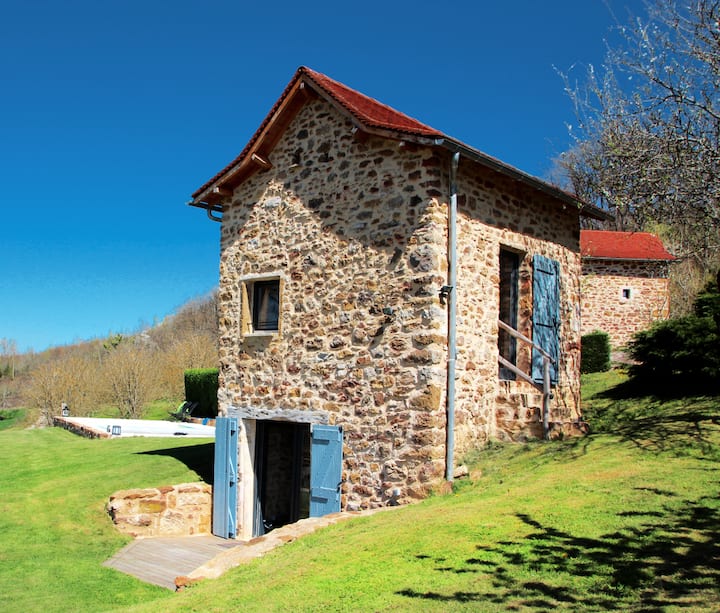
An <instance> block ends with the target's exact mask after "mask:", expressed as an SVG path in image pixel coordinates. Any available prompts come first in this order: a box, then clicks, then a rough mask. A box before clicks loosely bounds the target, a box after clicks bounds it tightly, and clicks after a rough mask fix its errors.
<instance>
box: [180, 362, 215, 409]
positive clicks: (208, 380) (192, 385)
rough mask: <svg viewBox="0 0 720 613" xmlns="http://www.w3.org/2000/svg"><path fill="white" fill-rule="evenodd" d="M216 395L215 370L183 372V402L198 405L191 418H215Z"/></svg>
mask: <svg viewBox="0 0 720 613" xmlns="http://www.w3.org/2000/svg"><path fill="white" fill-rule="evenodd" d="M217 395H218V369H217V368H191V369H188V370H186V371H185V400H188V401H190V402H197V403H198V406H197V408H196V409H195V410H194V411H193V417H216V416H217V413H218V401H217Z"/></svg>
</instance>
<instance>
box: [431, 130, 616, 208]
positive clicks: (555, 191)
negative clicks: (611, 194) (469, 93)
mask: <svg viewBox="0 0 720 613" xmlns="http://www.w3.org/2000/svg"><path fill="white" fill-rule="evenodd" d="M435 144H436V145H438V146H441V147H445V148H446V149H448V150H450V151H452V152H453V153H455V152H459V153H460V154H461V155H464V156H465V157H468V158H470V159H472V160H474V161H476V162H478V163H479V164H482V165H483V166H487V167H488V168H491V169H492V170H495V171H496V172H499V173H501V174H503V175H505V176H507V177H509V178H511V179H514V180H516V181H520V182H521V183H524V184H526V185H528V186H530V187H532V188H534V189H537V190H539V191H541V192H543V193H545V194H547V195H549V196H552V197H553V198H557V199H559V200H561V201H562V202H564V203H565V204H569V205H570V206H573V207H575V208H577V209H579V211H580V213H581V214H582V215H584V216H586V217H592V218H593V219H597V220H600V221H611V220H613V219H614V218H615V217H614V216H613V215H612V213H610V212H608V211H605V210H603V209H601V208H600V207H597V206H595V205H592V204H588V203H586V202H583V201H582V200H580V199H579V198H577V197H576V196H573V195H572V194H570V193H568V192H566V191H563V190H562V189H560V188H557V187H555V186H554V185H551V184H550V183H546V182H545V181H543V180H542V179H538V178H537V177H534V176H532V175H529V174H527V173H525V172H523V171H522V170H518V169H517V168H515V167H514V166H510V165H509V164H505V163H504V162H501V161H500V160H498V159H497V158H494V157H492V156H490V155H488V154H486V153H483V152H482V151H478V150H477V149H473V148H472V147H469V146H468V145H466V144H465V143H462V142H460V141H458V140H454V139H451V138H447V137H446V138H442V139H437V140H436V141H435Z"/></svg>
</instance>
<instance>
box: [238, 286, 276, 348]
mask: <svg viewBox="0 0 720 613" xmlns="http://www.w3.org/2000/svg"><path fill="white" fill-rule="evenodd" d="M281 285H282V284H281V279H279V278H259V279H252V280H247V281H243V283H242V317H241V326H242V333H243V335H249V334H261V335H262V334H268V333H270V334H273V333H278V332H280V299H281Z"/></svg>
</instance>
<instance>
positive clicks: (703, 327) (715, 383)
mask: <svg viewBox="0 0 720 613" xmlns="http://www.w3.org/2000/svg"><path fill="white" fill-rule="evenodd" d="M719 345H720V335H719V334H718V329H717V326H716V325H715V321H714V320H713V319H712V318H711V317H697V316H696V315H689V316H687V317H680V318H678V319H670V320H668V321H663V322H658V323H656V324H655V325H653V326H652V327H651V328H650V329H649V330H643V331H641V332H638V333H637V334H636V335H635V337H634V339H633V341H632V342H631V343H630V346H629V349H630V356H631V357H632V358H633V359H634V360H637V361H638V362H639V364H637V365H635V366H633V367H632V368H631V369H630V374H631V376H633V377H634V378H636V379H640V380H642V381H644V382H648V383H650V382H651V383H653V384H654V385H656V386H658V387H667V386H668V385H670V386H672V385H677V384H679V383H686V384H689V385H692V386H693V389H698V388H702V389H707V388H717V387H720V349H719Z"/></svg>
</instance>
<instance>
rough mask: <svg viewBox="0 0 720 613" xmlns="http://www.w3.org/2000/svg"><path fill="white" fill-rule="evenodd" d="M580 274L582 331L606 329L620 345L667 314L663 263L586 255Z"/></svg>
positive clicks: (666, 283)
mask: <svg viewBox="0 0 720 613" xmlns="http://www.w3.org/2000/svg"><path fill="white" fill-rule="evenodd" d="M582 273H583V274H582V333H583V334H589V333H590V332H594V331H596V330H601V331H603V332H607V333H608V335H609V336H610V344H611V345H612V346H613V347H616V348H620V347H623V346H624V345H626V344H627V343H628V342H629V341H631V340H632V336H633V334H635V332H638V331H640V330H644V329H646V328H648V327H649V326H650V325H651V324H652V323H653V322H655V321H659V320H663V319H667V318H668V317H669V315H670V290H669V281H668V263H667V262H650V261H641V260H600V259H589V258H586V259H584V260H583V265H582ZM628 293H629V296H628Z"/></svg>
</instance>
